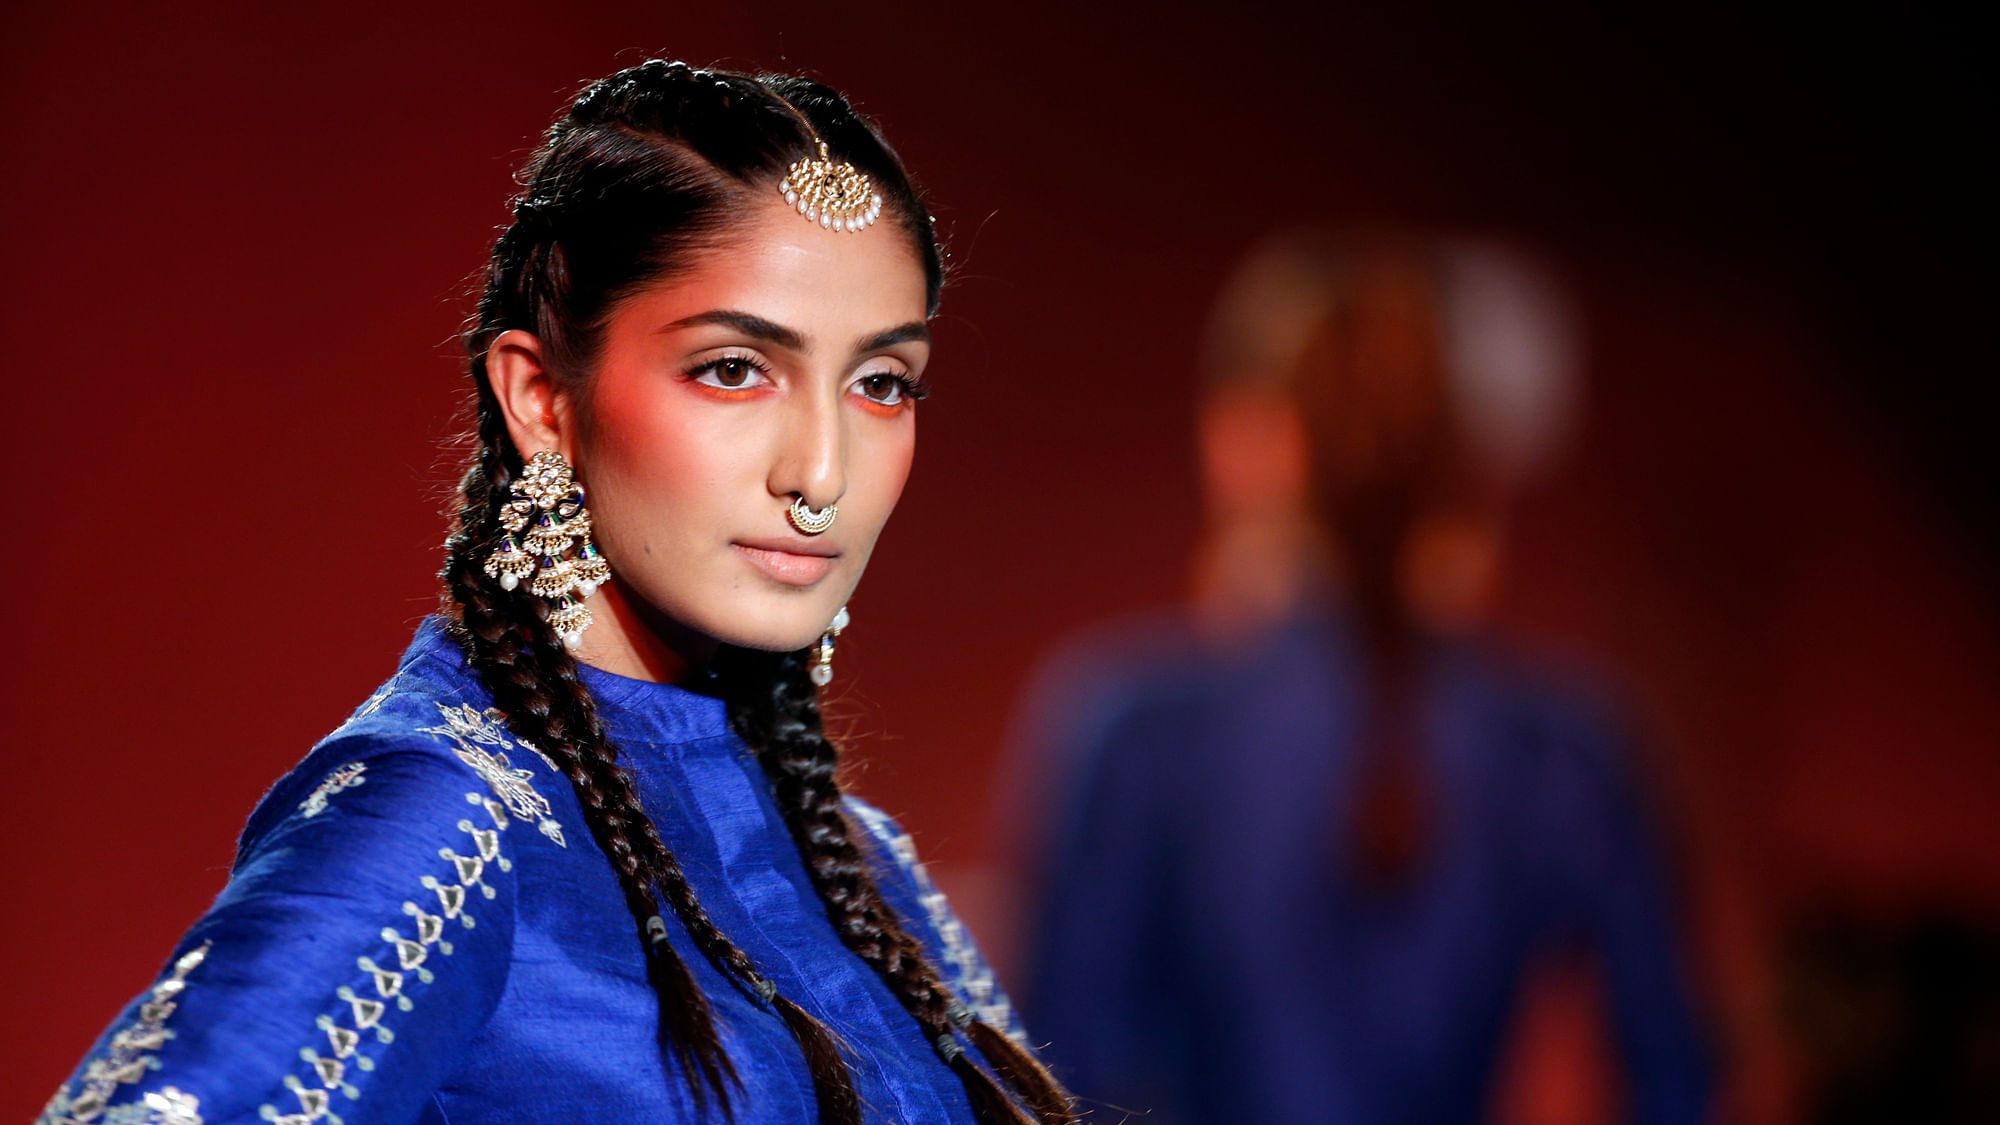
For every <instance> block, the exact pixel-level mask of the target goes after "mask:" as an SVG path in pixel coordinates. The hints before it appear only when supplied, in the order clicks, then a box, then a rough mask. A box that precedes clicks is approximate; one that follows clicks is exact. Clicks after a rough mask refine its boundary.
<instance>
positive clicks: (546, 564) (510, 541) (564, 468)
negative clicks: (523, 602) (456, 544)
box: [485, 449, 611, 648]
mask: <svg viewBox="0 0 2000 1125" xmlns="http://www.w3.org/2000/svg"><path fill="white" fill-rule="evenodd" d="M510 492H511V493H512V496H513V499H511V500H509V501H508V502H507V504H506V506H504V507H502V508H501V509H500V526H501V527H503V528H506V529H507V538H506V539H505V540H503V541H502V542H501V544H500V546H499V547H498V548H496V549H495V550H494V552H493V553H492V554H491V555H489V556H487V558H486V568H485V569H486V574H487V577H489V578H493V579H497V580H498V581H499V583H500V585H501V588H503V589H507V590H512V589H515V588H517V587H519V586H520V584H521V582H522V580H524V579H525V580H526V581H527V583H528V592H529V593H531V594H533V595H535V596H536V597H538V598H542V599H544V600H545V601H547V602H548V603H549V613H548V622H549V628H551V629H553V630H555V634H556V636H558V637H560V638H562V643H563V645H564V647H566V648H575V647H576V646H577V644H578V642H580V641H581V640H582V639H583V631H584V630H585V629H588V628H590V624H591V621H592V618H591V615H590V609H589V607H587V606H585V605H584V604H583V600H584V599H585V598H588V597H589V596H590V595H592V594H594V593H596V592H597V588H598V587H599V586H602V585H604V583H606V582H607V581H609V580H610V578H611V566H610V564H609V563H606V562H605V561H604V556H603V555H600V554H598V553H597V545H596V544H595V543H592V542H591V541H590V513H589V512H588V511H585V510H584V506H583V486H582V485H580V484H578V483H576V480H575V478H574V477H573V476H572V475H571V473H570V468H569V460H568V459H567V458H565V457H564V456H563V455H562V454H560V453H558V452H556V451H555V450H553V449H544V450H542V451H541V452H540V453H537V454H535V455H534V457H532V458H530V459H529V461H528V464H527V467H526V468H525V469H524V470H523V471H522V473H521V475H520V476H519V477H517V478H516V479H515V481H514V484H513V487H512V488H511V489H510ZM531 524H532V525H533V526H532V527H531V526H530V525H531ZM523 532H526V534H525V535H524V534H522V533H523Z"/></svg>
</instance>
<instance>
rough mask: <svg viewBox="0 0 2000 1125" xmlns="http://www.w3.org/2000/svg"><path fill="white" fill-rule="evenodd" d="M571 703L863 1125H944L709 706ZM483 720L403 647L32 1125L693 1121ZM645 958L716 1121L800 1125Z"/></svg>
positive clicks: (909, 1047)
mask: <svg viewBox="0 0 2000 1125" xmlns="http://www.w3.org/2000/svg"><path fill="white" fill-rule="evenodd" d="M584 676H585V678H586V680H587V682H588V683H589V685H590V687H591V689H592V691H593V692H594V693H595V694H596V696H597V697H598V699H599V701H600V707H601V711H602V714H603V716H604V719H605V721H606V723H607V725H608V727H609V729H610V732H611V735H612V738H613V740H614V741H615V743H616V744H617V745H618V746H619V748H620V751H621V754H622V756H623V760H624V761H625V763H626V764H627V766H628V768H629V769H630V770H631V772H632V774H633V777H634V779H635V780H636V782H637V784H638V787H639V790H640V793H641V795H642V797H643V800H644V802H645V805H646V808H647V809H648V811H649V812H650V813H651V815H652V817H653V820H654V822H655V823H656V824H657V825H658V826H659V829H660V831H661V833H662V835H663V836H664V837H665V838H666V841H667V844H668V846H669V847H670V848H672V850H673V851H674V853H675V855H677V856H678V857H679V859H680V862H681V864H682V866H683V867H684V868H685V869H686V872H687V876H688V879H689V881H690V882H691V883H692V884H693V885H694V887H695V889H696V892H697V894H698V895H699V897H700V899H701V901H702V903H703V904H704V905H705V906H706V907H707V909H708V911H709V913H710V914H711V916H712V917H713V918H714V919H715V921H716V922H717V924H719V925H720V926H721V928H722V930H723V932H725V933H727V934H728V935H729V936H730V937H731V938H732V939H733V940H734V941H735V942H736V943H737V944H738V945H739V946H740V947H741V948H742V949H743V950H744V951H745V952H747V953H748V954H749V955H750V957H751V958H752V959H753V960H754V961H755V962H756V964H757V965H758V966H760V968H761V969H762V970H763V972H764V973H765V974H766V975H767V976H768V977H769V978H770V979H771V980H773V981H774V982H775V983H776V984H777V986H778V988H779V990H780V991H781V992H782V993H783V994H784V995H785V996H787V997H789V998H791V999H792V1000H794V1001H796V1002H797V1003H799V1004H800V1005H801V1006H802V1007H804V1008H806V1009H807V1010H808V1011H811V1012H813V1013H814V1014H815V1015H817V1016H818V1017H819V1018H820V1019H822V1020H824V1021H825V1022H826V1023H827V1024H828V1025H829V1026H830V1027H832V1028H833V1029H834V1031H835V1032H836V1033H838V1034H839V1035H841V1036H842V1037H844V1039H845V1041H846V1043H847V1045H848V1046H849V1047H850V1048H851V1054H852V1060H853V1063H854V1067H855V1073H856V1081H857V1084H858V1088H859V1091H860V1094H861V1097H862V1099H863V1102H864V1105H865V1107H866V1117H867V1120H869V1121H871V1122H892V1121H893V1122H925V1123H930V1122H948V1121H970V1120H972V1115H971V1110H970V1107H969V1106H968V1104H967V1102H966V1098H965V1094H964V1090H963V1087H962V1086H961V1085H960V1083H959V1081H958V1079H957V1077H956V1076H955V1075H954V1074H952V1072H951V1071H950V1070H948V1069H947V1068H946V1067H945V1065H944V1064H943V1063H942V1062H940V1061H939V1060H938V1058H937V1055H936V1054H935V1053H934V1048H933V1045H932V1044H931V1043H930V1042H929V1041H928V1040H927V1039H926V1038H925V1037H924V1035H923V1033H922V1030H921V1029H920V1028H919V1027H918V1025H917V1024H916V1023H915V1022H914V1021H913V1020H911V1019H910V1017H909V1016H908V1015H907V1014H906V1013H905V1012H904V1011H903V1009H902V1007H901V1006H900V1005H899V1004H898V1003H897V1002H896V1000H895V998H894V997H893V996H892V995H891V994H890V992H889V990H888V989H887V987H886V986H884V985H883V983H882V982H881V980H880V979H879V978H878V977H877V976H876V975H875V973H874V972H873V971H872V970H870V969H869V968H868V967H867V966H866V965H865V964H863V963H862V962H861V961H860V960H859V959H858V958H856V957H855V956H853V955H852V954H851V953H849V952H848V951H847V950H846V949H845V947H843V946H842V945H841V943H840V941H839V938H838V936H837V935H836V934H835V932H834V930H833V927H832V924H831V923H830V922H828V920H827V918H826V915H825V911H824V908H823V907H822V906H821V904H820V900H819V898H818V896H817V894H816V893H815V892H814V890H813V888H812V885H811V882H810V879H809V877H808V875H807V873H806V871H805V868H804V865H803V863H802V862H801V860H800V858H799V856H798V853H797V852H796V850H795V849H794V847H793V845H792V843H791V840H790V837H789V835H788V834H787V832H786V830H785V828H784V825H783V823H782V821H781V820H780V818H779V814H778V811H777V809H776V807H775V805H774V803H773V800H772V797H771V794H770V791H769V786H768V784H767V783H766V781H765V779H764V776H763V772H762V770H761V769H760V768H759V767H758V765H757V763H756V761H755V759H754V757H753V756H752V755H751V754H750V753H749V751H748V750H746V749H745V747H744V746H743V744H742V742H741V741H740V740H738V739H737V737H736V736H735V735H734V734H733V733H732V732H731V731H730V729H729V725H728V722H727V718H726V716H725V713H724V708H723V704H722V703H721V702H720V701H718V700H716V699H712V698H709V697H706V696H703V695H699V694H696V693H693V692H690V691H686V690H683V689H680V688H677V687H673V686H670V685H663V684H655V683H649V682H645V681H639V680H630V679H625V678H623V677H618V676H613V675H610V674H608V673H602V672H598V671H596V670H594V669H589V668H586V669H585V670H584ZM490 706H491V700H490V697H489V696H488V694H487V693H486V691H485V689H484V687H483V686H482V685H481V684H480V683H479V681H478V677H477V676H476V675H474V674H473V673H471V672H470V671H469V670H468V669H467V668H466V666H465V663H464V660H463V657H462V655H461V653H460V651H459V649H458V646H457V645H456V644H455V643H453V642H452V641H451V640H450V639H449V638H448V637H447V636H446V635H445V634H444V632H443V630H442V628H441V627H440V625H439V624H438V623H437V622H436V621H434V620H433V621H430V622H427V623H426V624H425V625H424V627H423V628H422V629H421V630H420V631H419V632H418V634H417V637H416V639H415V641H414V642H413V644H412V645H411V647H410V649H409V651H408V653H406V654H405V656H404V659H403V661H402V664H401V666H400V668H399V669H398V671H397V673H396V675H395V677H394V678H393V679H391V680H390V681H389V683H388V684H387V685H385V686H384V688H383V689H382V690H381V691H380V692H378V693H377V694H376V695H375V696H374V697H373V698H371V699H370V700H369V701H368V702H367V703H366V704H365V705H364V706H363V707H362V708H361V709H360V710H359V711H357V712H356V714H355V716H354V717H353V718H352V719H350V720H349V721H348V722H347V723H346V724H345V725H344V726H342V727H341V728H340V729H339V730H337V731H335V732H334V733H333V734H332V735H330V736H328V737H327V738H326V739H325V740H324V741H323V742H321V743H320V745H319V746H318V747H316V748H315V749H314V750H313V751H312V752H311V754H309V755H308V756H307V757H306V759H305V760H304V761H303V762H302V763H301V764H300V765H299V766H298V767H297V768H295V769H294V770H293V771H292V772H291V773H290V774H288V775H287V776H286V777H285V778H283V779H282V780H280V781H279V782H278V783H277V785H276V786H274V787H273V788H272V789H271V791H270V793H269V794H267V795H266V796H265V798H264V800H263V802H262V803H261V804H260V805H259V806H258V808H257V811H256V812H255V813H254V814H253V815H252V816H251V818H250V822H249V825H248V827H247V828H246V829H245V830H244V833H243V838H242V843H241V846H240V848H239V852H238V856H237V861H236V865H235V869H234V872H233V874H232V876H231V878H230V881H229V884H228V886H227V887H226V888H225V889H224V890H223V892H222V894H221V896H220V897H219V898H218V899H217V901H216V903H215V906H214V908H213V909H211V910H210V911H209V912H208V913H207V915H206V916H204V917H203V918H202V919H201V920H200V921H199V922H197V923H196V924H195V926H194V927H193V928H192V929H191V930H190V931H189V932H188V934H187V936H186V938H185V939H183V941H182V942H181V944H180V946H179V947H178V948H177V949H176V950H175V952H174V957H173V959H172V960H170V961H169V965H168V969H167V971H166V972H165V973H164V974H163V976H162V978H161V981H160V983H159V985H157V986H156V987H155V988H154V989H152V990H149V991H148V992H147V993H146V994H145V995H142V996H141V997H140V998H139V999H138V1000H135V1001H134V1003H133V1004H132V1006H131V1007H130V1008H128V1009H127V1011H126V1012H125V1013H124V1014H123V1015H121V1016H120V1017H119V1018H118V1019H117V1020H116V1021H115V1022H114V1023H113V1024H112V1025H111V1027H110V1028H109V1029H108V1030H107V1031H106V1033H105V1036H104V1038H103V1039H101V1040H100V1042H99V1043H98V1045H97V1047H96V1048H95V1049H94V1050H93V1051H92V1052H91V1054H90V1055H89V1056H88V1057H87V1058H86V1059H85V1062H84V1064H83V1065H82V1066H81V1067H80V1068H79V1069H78V1071H77V1073H76V1074H75V1075H74V1076H73V1077H72V1078H71V1080H70V1081H69V1082H68V1083H67V1084H65V1086H64V1087H63V1088H62V1090H61V1091H59V1092H58V1094H57V1095H56V1097H55V1099H54V1100H53V1101H52V1102H51V1103H50V1105H49V1109H48V1111H47V1112H46V1113H45V1114H44V1117H43V1120H44V1121H45V1122H64V1121H72V1120H79V1121H90V1122H104V1123H115V1122H138V1121H151V1122H178V1123H180V1125H194V1123H195V1122H197V1121H200V1122H207V1123H209V1125H215V1123H218V1122H238V1121H242V1122H249V1121H260V1120H261V1121H272V1120H275V1121H278V1122H280V1123H282V1125H304V1123H306V1122H311V1121H326V1122H329V1123H332V1125H342V1123H345V1125H362V1123H370V1125H372V1123H389V1122H416V1121H423V1122H446V1121H449V1122H452V1123H454V1125H474V1123H479V1122H522V1121H534V1122H591V1123H600V1125H601V1123H604V1122H639V1121H644V1122H661V1123H665V1122H677V1121H693V1120H696V1119H697V1118H696V1117H695V1114H694V1111H693V1106H692V1104H691V1101H690V1096H689V1094H688V1090H687V1084H686V1082H685V1081H684V1080H683V1079H682V1077H681V1076H680V1075H679V1074H678V1073H677V1072H675V1071H673V1070H672V1069H671V1068H670V1066H669V1064H668V1063H666V1062H665V1061H664V1060H663V1058H662V1052H661V1051H660V1050H659V1048H658V1046H657V1041H656V1038H655V1029H656V1027H657V1013H658V1005H657V1002H656V1000H655V994H654V992H653V989H652V988H651V986H650V985H649V984H648V983H647V980H646V975H645V967H644V961H643V957H642V951H641V945H640V939H639V936H638V933H637V930H636V928H635V925H634V923H633V920H632V917H631V915H630V914H629V912H628V911H627V909H626V906H625V901H624V898H623V895H622V894H621V892H620V890H619V886H618V881H617V879H616V877H615V875H614V874H613V872H612V869H611V866H610V864H609V863H608V862H607V860H606V858H605V856H604V854H603V852H602V851H601V850H600V849H599V848H598V846H597V844H596V842H595V841H594V840H593V839H592V838H591V835H590V832H589V829H588V827H587V826H586V824H585V822H584V819H583V815H582V812H581V810H580V808H579V806H578V802H577V800H576V797H575V795H574V794H573V792H572V790H571V787H570V785H569V784H568V783H567V781H565V780H564V779H563V778H562V776H561V775H560V774H558V773H557V772H556V771H555V768H554V766H553V765H552V764H551V763H549V762H548V761H547V760H546V759H544V758H543V757H542V756H541V755H540V753H539V752H538V751H536V750H535V749H533V748H532V747H529V746H527V745H525V744H524V743H522V742H521V741H520V740H518V739H516V738H514V737H513V735H512V734H511V733H509V732H508V731H507V730H506V728H505V724H504V723H503V722H501V721H500V720H499V715H498V712H495V711H490V710H489V708H490ZM852 808H853V812H854V814H855V819H856V821H857V822H858V823H860V824H862V825H863V826H864V827H865V828H866V830H867V831H868V832H869V833H870V834H871V835H870V838H871V839H872V840H873V841H874V842H875V845H876V846H875V848H874V850H875V852H876V853H877V854H876V858H877V860H878V861H879V862H878V863H877V865H876V866H877V868H878V877H879V878H880V879H881V880H882V881H883V885H884V891H885V893H886V894H887V895H888V897H889V899H890V901H891V903H892V905H894V906H895V907H896V908H897V909H898V910H899V911H900V912H901V913H902V915H903V917H904V918H905V921H906V924H907V925H908V926H909V928H910V929H911V931H912V932H913V933H915V934H916V935H917V936H918V937H919V938H920V939H922V940H923V941H924V942H925V943H926V946H927V947H928V949H929V951H930V953H931V954H932V957H933V959H934V962H935V963H937V964H939V965H940V966H941V967H943V968H944V969H945V971H946V973H947V979H948V981H949V982H950V983H951V984H952V985H953V986H954V987H955V988H959V989H960V990H961V995H962V996H964V997H965V998H966V999H968V1001H976V1002H978V1003H979V1004H980V1005H981V1007H982V1011H983V1012H984V1013H985V1014H987V1015H988V1017H989V1019H996V1020H1000V1021H1002V1025H1003V1026H1006V1024H1005V1021H1007V1020H1010V1019H1011V1013H1010V1012H1009V1010H1008V1009H1007V1006H1006V998H1005V996H1004V995H1003V994H1001V993H999V992H998V990H997V988H995V986H994V985H993V984H992V980H991V974H990V972H988V971H987V970H986V969H985V966H984V963H983V962H982V961H981V960H980V959H979V957H978V954H977V951H976V950H975V949H973V948H972V947H971V945H970V943H969V942H968V941H967V940H966V939H965V937H964V935H963V932H962V928H961V927H958V925H957V923H956V920H955V919H953V918H952V917H951V915H950V912H949V908H948V907H947V906H946V905H945V904H944V902H943V900H942V897H941V896H938V895H937V894H936V891H935V887H933V886H931V885H930V883H929V879H928V876H926V875H925V874H924V872H923V869H922V868H921V866H919V865H917V864H916V863H915V860H914V855H913V852H912V849H911V848H910V846H909V842H908V838H907V837H906V836H904V835H902V833H901V832H900V830H899V829H897V828H896V826H895V825H894V822H893V821H890V820H889V819H888V818H887V817H885V816H883V815H882V814H881V813H879V812H877V811H876V810H874V809H871V808H868V807H866V806H864V805H860V804H859V803H858V802H855V803H853V806H852ZM667 932H668V936H669V940H671V941H672V942H673V944H674V947H675V948H676V949H677V950H678V951H679V952H680V955H681V957H682V958H683V959H684V960H685V961H686V962H687V963H688V965H689V966H690V967H691V969H692V970H693V972H694V975H695V977H696V979H697V981H698V982H699V983H700V985H701V988H702V990H703V992H704V993H706V994H707V996H708V998H709V1001H710V1003H711V1004H713V1005H714V1008H715V1018H716V1021H717V1024H718V1025H719V1027H720V1029H721V1032H722V1035H723V1039H724V1042H725V1044H726V1046H727V1048H728V1050H729V1052H730V1056H731V1057H732V1059H734V1060H735V1063H736V1067H737V1071H738V1073H739V1074H740V1075H741V1077H742V1080H743V1089H742V1091H741V1093H740V1094H739V1095H737V1097H736V1098H735V1105H736V1107H737V1116H736V1120H737V1121H739V1122H760V1123H761V1122H774V1123H775V1122H809V1121H813V1120H815V1119H816V1116H817V1115H816V1113H815V1111H814V1105H815V1103H814V1098H813V1092H812V1084H811V1080H810V1077H809V1075H808V1073H807V1071H806V1068H805V1064H804V1062H803V1060H802V1058H801V1056H800V1054H799V1051H798V1048H797V1046H796V1044H795V1042H794V1041H793V1039H792V1037H791V1035H790V1033H789V1032H788V1031H787V1030H786V1028H785V1026H784V1024H783V1022H782V1021H781V1020H780V1018H779V1017H778V1016H777V1015H776V1014H775V1013H773V1012H771V1011H770V1010H768V1009H766V1008H764V1007H762V1006H760V1005H759V1004H758V1003H757V1002H756V1001H755V999H754V997H749V996H746V995H744V994H743V993H742V992H741V991H740V990H739V989H737V988H736V987H735V986H733V985H732V984H731V983H729V982H728V981H727V980H726V979H725V978H724V977H723V976H722V975H721V974H720V973H718V972H717V971H716V970H715V969H714V968H713V967H712V966H711V965H710V964H709V963H708V962H707V960H706V959H705V958H703V957H702V956H701V955H700V954H699V953H698V952H697V951H696V950H695V949H694V947H693V945H692V943H691V942H690V941H689V940H688V939H687V936H686V934H685V933H684V932H683V930H682V927H681V926H680V925H679V923H678V922H676V921H674V920H673V918H672V916H671V915H669V917H668V930H667ZM947 932H948V934H949V940H947ZM107 1106H108V1108H106V1107H107ZM717 1119H719V1118H717Z"/></svg>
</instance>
